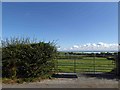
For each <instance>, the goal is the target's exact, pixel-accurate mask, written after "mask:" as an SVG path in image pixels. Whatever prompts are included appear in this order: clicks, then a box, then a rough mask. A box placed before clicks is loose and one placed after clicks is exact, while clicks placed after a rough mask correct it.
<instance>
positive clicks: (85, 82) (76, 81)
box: [2, 76, 118, 88]
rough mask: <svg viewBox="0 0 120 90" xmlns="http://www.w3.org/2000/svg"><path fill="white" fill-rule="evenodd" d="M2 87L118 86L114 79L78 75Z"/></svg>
mask: <svg viewBox="0 0 120 90" xmlns="http://www.w3.org/2000/svg"><path fill="white" fill-rule="evenodd" d="M2 87H3V88H118V81H116V79H98V78H95V77H89V78H87V77H85V76H79V77H78V78H56V79H52V80H43V81H41V82H33V83H23V84H3V86H2Z"/></svg>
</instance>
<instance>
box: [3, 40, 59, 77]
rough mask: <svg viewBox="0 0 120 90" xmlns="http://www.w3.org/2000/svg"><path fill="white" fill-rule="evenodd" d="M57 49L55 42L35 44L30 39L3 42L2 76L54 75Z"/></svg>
mask: <svg viewBox="0 0 120 90" xmlns="http://www.w3.org/2000/svg"><path fill="white" fill-rule="evenodd" d="M56 53H57V49H56V46H55V44H54V42H52V43H51V42H48V43H45V42H38V43H36V42H34V41H30V39H29V38H26V39H25V38H21V39H20V38H11V39H6V40H4V41H2V76H3V77H7V78H12V79H14V78H35V77H40V76H44V75H46V74H48V73H52V70H53V69H54V67H55V57H56Z"/></svg>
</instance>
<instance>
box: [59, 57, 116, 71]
mask: <svg viewBox="0 0 120 90" xmlns="http://www.w3.org/2000/svg"><path fill="white" fill-rule="evenodd" d="M113 62H114V61H112V60H107V59H106V58H99V57H84V58H83V59H58V64H57V65H58V66H57V68H58V71H59V72H78V73H79V72H94V71H95V72H110V71H111V70H112V69H113V68H114V67H115V65H114V63H113Z"/></svg>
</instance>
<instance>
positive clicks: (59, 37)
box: [2, 2, 118, 50]
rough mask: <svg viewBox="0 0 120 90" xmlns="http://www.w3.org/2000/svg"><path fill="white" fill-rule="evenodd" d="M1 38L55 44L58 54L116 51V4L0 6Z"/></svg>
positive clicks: (62, 3)
mask: <svg viewBox="0 0 120 90" xmlns="http://www.w3.org/2000/svg"><path fill="white" fill-rule="evenodd" d="M2 6H3V7H2V10H3V11H2V16H3V18H2V21H3V22H2V25H3V26H2V28H3V32H2V33H3V38H6V37H7V38H9V37H13V36H16V37H18V36H19V37H21V36H22V37H24V36H25V37H31V38H33V37H34V38H37V39H38V40H42V41H46V42H48V41H53V40H55V41H57V45H58V47H60V48H59V50H116V49H117V43H118V3H117V2H79V3H77V2H76V3H75V2H71V3H70V2H66V3H65V2H61V3H57V2H56V3H55V2H46V3H45V2H39V3H38V2H37V3H35V2H34V3H33V2H31V3H30V2H26V3H25V2H21V3H20V2H18V3H17V2H16V3H15V2H14V3H5V2H4V3H3V4H2Z"/></svg>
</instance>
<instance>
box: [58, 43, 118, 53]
mask: <svg viewBox="0 0 120 90" xmlns="http://www.w3.org/2000/svg"><path fill="white" fill-rule="evenodd" d="M58 50H59V51H118V44H117V43H112V44H110V43H103V42H99V43H87V44H83V45H80V44H79V45H73V46H71V47H69V48H58Z"/></svg>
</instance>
